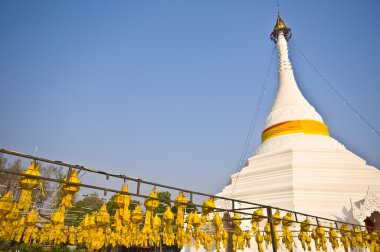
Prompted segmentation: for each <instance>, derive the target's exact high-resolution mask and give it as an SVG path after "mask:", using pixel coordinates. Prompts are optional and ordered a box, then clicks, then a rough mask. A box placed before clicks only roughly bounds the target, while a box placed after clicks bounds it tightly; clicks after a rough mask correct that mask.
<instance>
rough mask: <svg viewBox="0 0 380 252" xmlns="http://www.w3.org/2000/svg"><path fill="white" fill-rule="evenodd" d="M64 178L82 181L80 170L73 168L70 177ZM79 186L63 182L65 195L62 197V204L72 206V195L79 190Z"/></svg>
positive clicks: (71, 180) (75, 181)
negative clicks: (79, 175)
mask: <svg viewBox="0 0 380 252" xmlns="http://www.w3.org/2000/svg"><path fill="white" fill-rule="evenodd" d="M64 180H65V181H67V182H71V183H77V184H79V183H80V180H79V178H78V172H77V171H76V170H73V171H72V172H71V174H70V177H69V178H68V179H67V178H65V179H64ZM79 188H80V187H79V185H71V184H67V183H62V191H63V192H64V193H65V195H64V196H63V198H62V202H61V206H65V207H72V204H71V200H72V197H73V195H74V194H75V193H76V192H78V191H79Z"/></svg>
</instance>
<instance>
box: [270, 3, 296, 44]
mask: <svg viewBox="0 0 380 252" xmlns="http://www.w3.org/2000/svg"><path fill="white" fill-rule="evenodd" d="M280 31H282V32H283V33H284V36H285V38H286V39H287V40H289V39H290V37H291V36H292V33H291V31H290V28H289V27H288V26H287V25H286V24H285V22H284V21H283V20H282V18H281V16H280V3H279V0H277V21H276V24H275V26H274V28H273V31H272V33H271V34H270V38H271V40H273V41H275V42H276V41H277V37H278V34H279V32H280Z"/></svg>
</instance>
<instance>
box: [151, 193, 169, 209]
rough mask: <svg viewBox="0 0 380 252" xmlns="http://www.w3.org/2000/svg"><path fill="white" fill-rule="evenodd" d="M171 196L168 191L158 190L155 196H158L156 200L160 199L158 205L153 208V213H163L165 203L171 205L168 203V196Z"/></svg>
mask: <svg viewBox="0 0 380 252" xmlns="http://www.w3.org/2000/svg"><path fill="white" fill-rule="evenodd" d="M171 196H172V195H171V194H170V192H168V191H165V192H158V193H157V197H158V200H159V201H160V204H159V205H158V207H157V208H156V210H154V213H164V212H165V210H166V206H167V205H169V206H171V204H170V197H171Z"/></svg>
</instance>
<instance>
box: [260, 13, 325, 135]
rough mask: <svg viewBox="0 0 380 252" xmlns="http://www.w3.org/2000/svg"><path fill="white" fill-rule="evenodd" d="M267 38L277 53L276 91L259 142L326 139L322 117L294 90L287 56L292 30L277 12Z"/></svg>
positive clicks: (299, 92) (292, 74) (295, 87)
mask: <svg viewBox="0 0 380 252" xmlns="http://www.w3.org/2000/svg"><path fill="white" fill-rule="evenodd" d="M270 37H271V39H272V40H273V41H274V42H275V43H276V46H277V51H278V91H277V96H276V99H275V101H274V103H273V107H272V111H271V112H270V113H269V115H268V117H267V121H266V126H265V130H264V131H263V133H262V142H264V141H266V140H268V139H270V138H273V137H277V136H281V135H286V134H294V133H303V134H317V135H327V136H328V135H329V133H328V128H327V126H326V125H325V124H324V123H323V120H322V117H321V116H320V115H319V114H318V112H317V111H316V110H315V109H314V107H313V106H312V105H311V104H310V103H309V102H308V101H307V100H306V99H305V97H304V96H303V95H302V93H301V91H300V90H299V88H298V86H297V83H296V80H295V77H294V73H293V69H292V63H291V62H290V60H289V52H288V40H289V39H290V37H291V29H290V28H289V27H288V26H287V25H286V24H285V22H284V21H283V20H282V18H281V16H280V13H279V12H278V15H277V21H276V24H275V26H274V28H273V31H272V33H271V34H270Z"/></svg>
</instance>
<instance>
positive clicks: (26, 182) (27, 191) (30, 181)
mask: <svg viewBox="0 0 380 252" xmlns="http://www.w3.org/2000/svg"><path fill="white" fill-rule="evenodd" d="M39 168H40V164H39V163H37V162H35V161H32V162H31V163H30V165H29V167H28V169H26V170H25V171H24V172H23V173H24V174H25V175H33V176H37V177H40V176H41V174H40V172H39ZM19 182H20V186H21V188H22V190H21V196H20V199H19V201H18V206H19V209H20V210H21V211H28V210H29V208H30V203H31V202H32V190H33V189H34V188H36V187H37V186H38V185H40V187H41V192H42V196H44V195H45V193H44V188H43V185H42V181H41V179H38V178H30V177H28V176H21V177H20V180H19Z"/></svg>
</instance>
